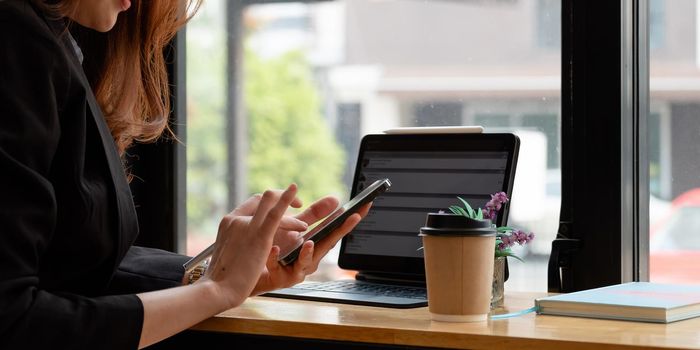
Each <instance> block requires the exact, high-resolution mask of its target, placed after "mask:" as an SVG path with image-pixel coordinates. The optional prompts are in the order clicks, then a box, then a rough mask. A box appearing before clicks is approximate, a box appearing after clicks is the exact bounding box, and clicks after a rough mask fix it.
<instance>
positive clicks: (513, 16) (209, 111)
mask: <svg viewBox="0 0 700 350" xmlns="http://www.w3.org/2000/svg"><path fill="white" fill-rule="evenodd" d="M230 6H232V5H230ZM236 11H237V12H236ZM236 11H233V12H232V11H229V15H228V16H225V15H224V14H225V13H226V12H227V11H226V2H225V1H223V0H208V1H207V2H205V4H204V7H203V9H202V11H201V12H202V13H200V14H199V15H198V16H197V17H196V18H195V19H194V20H193V21H192V22H191V24H189V25H188V28H187V45H188V46H187V58H188V62H187V72H188V75H187V80H188V86H187V94H188V104H189V107H188V119H187V120H188V125H187V128H188V140H187V152H188V153H187V156H188V175H187V176H188V252H190V253H191V254H192V253H196V252H197V251H198V250H199V249H201V248H203V247H204V246H206V244H208V243H210V242H211V241H213V239H214V236H215V233H216V224H217V223H218V220H219V219H220V217H221V216H222V215H223V214H224V213H225V212H226V211H227V210H229V209H230V207H232V206H233V205H235V204H236V203H237V202H240V201H241V200H242V199H243V198H244V197H245V196H246V195H248V194H250V193H255V192H259V191H262V190H264V189H266V188H270V187H273V188H279V187H282V186H285V185H286V184H287V183H289V182H290V181H294V182H297V183H298V184H299V186H300V195H301V197H302V199H303V200H304V201H305V203H310V202H311V201H312V200H313V199H315V198H318V197H321V196H323V195H326V194H333V195H336V196H338V197H340V198H341V200H345V199H347V197H348V192H349V186H350V183H351V181H352V174H353V171H354V166H355V164H354V162H355V161H356V158H357V148H358V146H359V141H360V138H361V137H362V136H363V135H366V134H369V133H381V132H382V131H383V130H386V129H388V128H393V127H400V126H446V125H483V126H484V127H485V128H486V132H515V133H517V134H518V135H519V136H520V138H521V142H522V145H521V152H520V155H521V156H520V162H519V164H518V170H517V174H516V185H515V190H514V193H513V199H512V207H511V215H510V220H509V224H510V225H511V226H515V227H518V228H522V229H524V230H527V231H533V232H535V234H536V235H537V238H536V239H535V240H534V241H533V242H532V243H531V244H530V245H528V246H526V247H523V248H516V253H517V254H518V255H519V256H521V257H522V258H523V259H524V261H525V262H519V261H517V260H515V259H510V260H509V261H510V266H509V267H510V279H509V281H508V282H507V284H506V288H509V289H511V290H518V289H521V290H539V291H545V290H546V288H547V287H546V286H547V281H546V265H547V259H548V255H549V250H550V245H551V243H550V242H551V240H552V239H554V237H555V235H556V230H557V227H558V216H559V208H560V183H561V180H560V178H561V176H560V169H559V166H560V162H559V158H560V146H559V145H560V137H559V135H560V79H561V78H560V54H561V53H560V38H561V34H560V32H561V29H560V26H561V24H560V12H561V5H560V1H545V0H525V1H512V0H498V1H408V0H393V1H374V0H348V1H323V2H310V3H303V2H298V3H295V2H284V3H261V4H252V5H248V6H245V7H242V8H241V9H239V10H236ZM226 21H237V22H236V23H239V24H240V25H241V26H242V30H241V33H243V34H242V35H240V37H231V36H227V35H228V34H227V32H226V30H227V29H226V28H227V25H226ZM229 27H231V26H230V23H229ZM231 35H234V34H231ZM227 38H228V39H231V40H229V41H228V44H229V45H232V44H231V43H232V42H233V43H234V44H235V45H237V46H233V47H237V50H238V53H237V54H236V55H234V56H231V57H236V58H235V59H231V60H228V59H227V56H229V54H227V46H226V45H227ZM230 47H231V46H229V48H230ZM229 52H230V51H229ZM227 67H228V70H227ZM231 67H235V68H236V69H231ZM232 71H234V72H240V73H239V74H238V79H235V86H226V74H227V73H226V72H232ZM229 74H230V73H229ZM228 89H235V91H237V92H238V93H239V95H240V101H236V102H237V104H236V105H237V108H234V109H231V108H229V112H227V108H226V104H227V102H228V103H231V101H227V98H226V96H230V95H227V92H226V91H231V90H228ZM231 110H233V112H231ZM231 120H235V121H237V123H236V125H245V128H246V133H245V134H244V135H245V139H244V138H241V137H238V138H234V137H233V136H232V135H225V134H226V132H225V130H226V125H227V124H228V123H231ZM234 143H235V144H236V145H237V146H236V147H235V149H237V150H239V152H240V150H241V149H244V150H245V152H244V153H245V158H246V159H245V161H243V162H240V164H233V166H235V167H236V168H237V169H243V171H241V172H239V173H241V174H242V175H240V176H238V177H235V175H231V174H227V172H226V169H227V164H226V162H227V161H228V159H229V158H231V157H230V156H229V155H228V152H231V151H230V150H231V149H232V147H231V145H232V144H234ZM241 167H242V168H241ZM234 177H235V178H234ZM232 181H235V182H236V183H238V184H241V183H243V184H245V186H244V188H245V191H243V192H245V193H242V194H239V195H238V196H237V197H236V198H226V197H227V196H228V194H227V193H229V191H228V187H227V186H229V184H231V183H232ZM455 204H457V203H455ZM484 204H485V203H484ZM475 205H483V204H482V203H475ZM417 230H418V228H416V231H417ZM336 259H337V253H336V252H333V253H331V254H329V257H328V258H327V259H326V260H324V264H323V265H322V267H321V269H320V270H319V271H318V272H317V273H316V274H315V276H313V277H312V278H316V279H329V278H337V277H340V276H346V275H347V274H343V272H340V271H338V269H337V268H336Z"/></svg>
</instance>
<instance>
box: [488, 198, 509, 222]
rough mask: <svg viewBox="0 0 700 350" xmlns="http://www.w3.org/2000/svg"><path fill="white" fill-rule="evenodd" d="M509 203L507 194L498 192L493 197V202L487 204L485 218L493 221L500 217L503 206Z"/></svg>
mask: <svg viewBox="0 0 700 350" xmlns="http://www.w3.org/2000/svg"><path fill="white" fill-rule="evenodd" d="M506 202H508V195H506V193H505V192H498V193H494V194H492V195H491V200H490V201H488V202H487V203H486V210H485V211H484V217H486V218H489V219H490V220H493V219H495V218H496V216H497V215H498V211H499V210H501V208H502V207H503V204H505V203H506Z"/></svg>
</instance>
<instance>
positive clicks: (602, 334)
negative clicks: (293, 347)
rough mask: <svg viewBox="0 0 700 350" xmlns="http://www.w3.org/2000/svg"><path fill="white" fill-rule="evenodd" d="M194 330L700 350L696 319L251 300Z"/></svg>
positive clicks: (411, 342) (372, 340) (511, 297)
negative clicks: (435, 315) (450, 315)
mask: <svg viewBox="0 0 700 350" xmlns="http://www.w3.org/2000/svg"><path fill="white" fill-rule="evenodd" d="M540 296H544V294H542V293H539V294H535V293H510V294H506V299H505V303H506V306H505V308H503V309H501V310H500V313H505V312H515V311H519V310H523V309H527V308H529V307H531V306H532V305H533V300H534V299H535V298H536V297H540ZM193 329H195V330H200V331H212V332H224V333H235V334H252V335H263V336H271V337H284V338H283V339H286V341H287V342H289V340H290V339H300V340H301V338H303V339H305V340H308V339H318V340H331V341H342V342H346V341H347V342H356V343H365V344H381V345H401V346H411V347H440V348H452V349H509V350H515V349H591V348H594V349H596V350H604V349H640V348H643V349H653V348H673V349H700V318H695V319H690V320H686V321H679V322H675V323H671V324H667V325H664V324H651V323H638V322H625V321H609V320H598V319H584V318H571V317H557V316H544V315H535V314H534V313H530V314H527V315H523V316H519V317H514V318H509V319H505V320H489V321H488V322H483V323H459V324H457V323H442V322H433V321H431V320H430V315H429V314H428V310H427V308H419V309H408V310H399V309H386V308H375V307H364V306H353V305H342V304H331V303H319V302H306V301H296V300H284V299H275V298H266V297H256V298H252V299H250V300H248V301H247V302H246V303H244V304H243V305H242V306H241V307H238V308H236V309H232V310H229V311H227V312H224V313H222V314H220V315H218V316H216V317H213V318H211V319H209V320H206V321H204V322H202V323H200V324H198V325H196V326H195V327H194V328H193Z"/></svg>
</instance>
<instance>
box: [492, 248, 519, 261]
mask: <svg viewBox="0 0 700 350" xmlns="http://www.w3.org/2000/svg"><path fill="white" fill-rule="evenodd" d="M502 256H505V257H512V258H515V259H518V260H519V261H520V262H525V261H524V260H523V259H520V257H519V256H517V255H515V254H514V253H513V252H511V251H510V249H505V250H496V257H502Z"/></svg>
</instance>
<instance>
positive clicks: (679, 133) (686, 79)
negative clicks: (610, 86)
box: [648, 0, 700, 283]
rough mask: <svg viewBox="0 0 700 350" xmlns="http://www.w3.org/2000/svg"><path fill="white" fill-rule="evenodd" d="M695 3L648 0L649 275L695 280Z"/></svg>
mask: <svg viewBox="0 0 700 350" xmlns="http://www.w3.org/2000/svg"><path fill="white" fill-rule="evenodd" d="M699 16H700V8H698V2H697V1H690V0H685V1H678V0H674V1H664V0H651V1H650V19H649V23H650V27H649V32H650V57H651V61H650V82H649V85H650V90H651V91H650V95H651V102H650V113H649V120H648V125H649V127H648V130H649V135H648V140H649V150H648V152H649V175H650V178H649V181H650V183H649V187H650V203H649V221H650V232H649V234H650V241H649V245H650V256H649V269H650V279H651V281H655V282H675V283H700V269H698V268H697V262H698V261H700V242H699V239H698V237H699V236H698V234H697V233H698V232H700V143H698V138H699V137H700V45H698V44H700V41H698V40H700V37H699V36H698V35H697V33H700V31H698V30H699V29H700V28H699V27H698V25H700V22H699V21H698V18H699Z"/></svg>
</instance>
